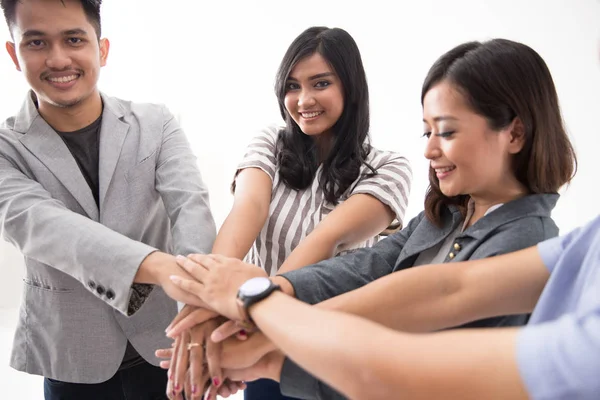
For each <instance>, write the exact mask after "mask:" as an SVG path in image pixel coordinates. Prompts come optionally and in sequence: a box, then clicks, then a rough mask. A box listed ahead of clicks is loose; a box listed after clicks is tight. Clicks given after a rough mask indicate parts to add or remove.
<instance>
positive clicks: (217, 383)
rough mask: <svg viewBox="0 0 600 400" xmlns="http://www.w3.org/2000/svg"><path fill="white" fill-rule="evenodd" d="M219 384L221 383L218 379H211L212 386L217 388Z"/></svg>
mask: <svg viewBox="0 0 600 400" xmlns="http://www.w3.org/2000/svg"><path fill="white" fill-rule="evenodd" d="M219 383H221V382H219V378H213V384H214V385H215V386H219Z"/></svg>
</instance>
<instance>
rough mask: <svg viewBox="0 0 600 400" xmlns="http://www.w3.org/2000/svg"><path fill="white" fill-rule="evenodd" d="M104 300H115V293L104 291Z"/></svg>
mask: <svg viewBox="0 0 600 400" xmlns="http://www.w3.org/2000/svg"><path fill="white" fill-rule="evenodd" d="M106 298H107V299H109V300H112V299H114V298H115V292H113V291H112V290H110V289H108V290H107V291H106Z"/></svg>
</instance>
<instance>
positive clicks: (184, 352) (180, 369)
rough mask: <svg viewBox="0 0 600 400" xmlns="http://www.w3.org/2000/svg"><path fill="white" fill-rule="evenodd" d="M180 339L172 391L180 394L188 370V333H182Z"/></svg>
mask: <svg viewBox="0 0 600 400" xmlns="http://www.w3.org/2000/svg"><path fill="white" fill-rule="evenodd" d="M180 337H181V343H180V346H179V349H178V350H179V351H178V354H177V363H176V364H175V378H174V381H175V384H174V386H173V390H175V392H176V393H181V391H182V390H183V384H184V382H185V375H186V373H187V370H188V359H189V350H188V344H189V343H190V333H189V332H188V331H186V332H183V333H182V334H181V336H180Z"/></svg>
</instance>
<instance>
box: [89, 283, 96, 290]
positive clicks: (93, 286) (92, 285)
mask: <svg viewBox="0 0 600 400" xmlns="http://www.w3.org/2000/svg"><path fill="white" fill-rule="evenodd" d="M88 286H89V287H90V288H92V289H96V282H94V281H88Z"/></svg>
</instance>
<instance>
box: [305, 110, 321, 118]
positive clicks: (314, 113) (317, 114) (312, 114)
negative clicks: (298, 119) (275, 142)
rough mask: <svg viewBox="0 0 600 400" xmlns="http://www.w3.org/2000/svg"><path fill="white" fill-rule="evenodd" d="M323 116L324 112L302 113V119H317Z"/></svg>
mask: <svg viewBox="0 0 600 400" xmlns="http://www.w3.org/2000/svg"><path fill="white" fill-rule="evenodd" d="M321 114H323V111H313V112H301V113H300V115H302V118H315V117H318V116H319V115H321Z"/></svg>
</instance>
